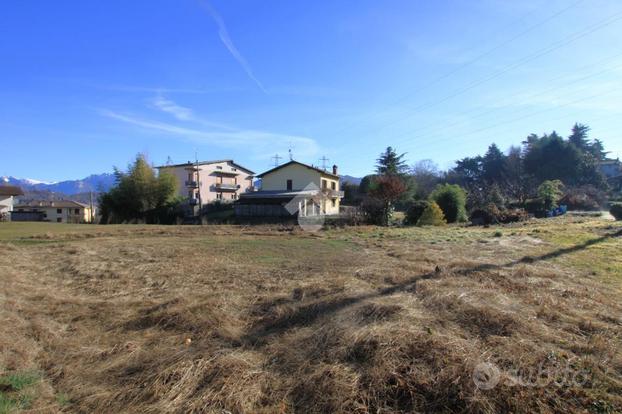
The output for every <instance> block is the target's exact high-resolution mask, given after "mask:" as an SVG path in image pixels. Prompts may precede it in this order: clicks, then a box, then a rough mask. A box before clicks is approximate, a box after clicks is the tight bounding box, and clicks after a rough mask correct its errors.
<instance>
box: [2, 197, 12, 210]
mask: <svg viewBox="0 0 622 414" xmlns="http://www.w3.org/2000/svg"><path fill="white" fill-rule="evenodd" d="M11 211H13V196H0V214H5V213H10V212H11Z"/></svg>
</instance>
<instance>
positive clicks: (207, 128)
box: [99, 109, 319, 159]
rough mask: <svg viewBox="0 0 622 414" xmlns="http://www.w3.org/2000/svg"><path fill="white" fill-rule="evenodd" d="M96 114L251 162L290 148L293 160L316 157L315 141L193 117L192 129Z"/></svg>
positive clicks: (108, 113) (120, 115)
mask: <svg viewBox="0 0 622 414" xmlns="http://www.w3.org/2000/svg"><path fill="white" fill-rule="evenodd" d="M99 113H100V115H102V116H105V117H107V118H111V119H114V120H117V121H120V122H123V123H126V124H130V125H134V126H136V127H138V128H140V129H141V130H143V131H152V132H156V133H159V134H164V135H166V136H167V137H168V138H171V139H176V140H186V141H191V142H193V143H197V144H203V145H213V146H216V147H222V148H232V149H237V150H244V151H246V152H247V153H250V154H252V156H253V158H255V159H268V157H270V156H271V155H273V154H274V153H275V152H278V153H281V154H284V153H286V152H287V150H288V148H290V146H291V147H293V148H294V149H295V155H296V156H297V157H301V158H310V157H315V156H317V155H318V154H319V147H318V144H317V142H316V141H315V140H314V139H312V138H308V137H304V136H297V135H288V134H280V133H273V132H268V131H258V130H252V129H243V128H236V127H233V126H229V125H223V124H217V123H213V122H209V121H204V120H201V119H197V118H194V119H193V120H192V126H179V125H175V124H171V123H168V122H161V121H157V120H153V119H147V118H142V117H136V116H133V115H129V114H125V113H120V112H116V111H111V110H108V109H101V110H99Z"/></svg>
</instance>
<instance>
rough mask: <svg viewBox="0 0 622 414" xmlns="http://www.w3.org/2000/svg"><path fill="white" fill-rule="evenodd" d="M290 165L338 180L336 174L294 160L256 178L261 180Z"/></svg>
mask: <svg viewBox="0 0 622 414" xmlns="http://www.w3.org/2000/svg"><path fill="white" fill-rule="evenodd" d="M292 164H298V165H302V166H303V167H307V168H309V169H310V170H315V171H317V172H319V173H321V174H326V175H329V176H331V177H335V178H339V175H337V174H333V173H331V172H328V171H327V170H323V169H321V168H318V167H315V166H313V165H308V164H305V163H302V162H299V161H294V160H292V161H289V162H286V163H285V164H281V165H279V166H278V167H274V168H272V169H270V170H268V171H266V172H263V173H261V174H259V175H258V176H257V177H258V178H261V177H263V176H264V175H266V174H270V173H271V172H274V171H276V170H280V169H281V168H284V167H287V166H288V165H292Z"/></svg>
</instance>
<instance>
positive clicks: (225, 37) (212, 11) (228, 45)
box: [199, 0, 268, 93]
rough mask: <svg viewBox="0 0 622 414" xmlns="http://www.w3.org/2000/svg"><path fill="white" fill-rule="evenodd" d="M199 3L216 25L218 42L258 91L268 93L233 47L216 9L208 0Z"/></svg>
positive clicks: (201, 0)
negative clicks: (255, 85)
mask: <svg viewBox="0 0 622 414" xmlns="http://www.w3.org/2000/svg"><path fill="white" fill-rule="evenodd" d="M199 3H200V4H201V5H202V6H203V8H204V9H205V10H207V12H208V13H209V15H210V16H211V17H212V19H213V20H214V22H216V25H217V26H218V36H220V40H221V41H222V43H223V44H224V45H225V47H226V48H227V50H229V53H231V55H232V56H233V58H234V59H235V60H237V61H238V63H239V64H240V66H242V68H243V69H244V71H245V72H246V74H247V75H248V77H249V78H251V79H252V80H253V82H255V83H256V84H257V86H258V87H259V89H261V90H262V91H263V92H264V93H268V91H267V90H266V88H264V86H263V84H262V83H261V81H259V79H257V77H256V76H255V74H254V73H253V70H252V68H251V66H250V65H249V63H248V62H247V61H246V59H245V58H244V56H242V54H241V53H240V51H239V50H238V48H237V47H235V44H234V43H233V40H231V36H229V31H228V30H227V26H226V25H225V21H224V20H223V18H222V17H221V16H220V14H219V13H218V12H217V11H216V9H214V8H213V7H212V5H211V4H210V3H209V1H208V0H199Z"/></svg>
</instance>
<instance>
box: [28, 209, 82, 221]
mask: <svg viewBox="0 0 622 414" xmlns="http://www.w3.org/2000/svg"><path fill="white" fill-rule="evenodd" d="M76 209H77V211H78V212H77V213H76ZM19 211H25V212H27V211H39V212H41V213H43V220H44V221H49V222H52V223H90V222H91V209H90V208H84V207H55V206H42V207H28V208H20V209H19ZM59 211H60V212H59Z"/></svg>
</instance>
